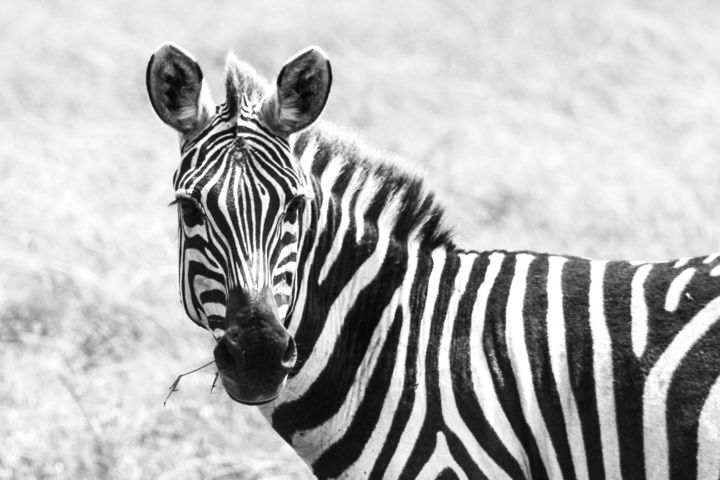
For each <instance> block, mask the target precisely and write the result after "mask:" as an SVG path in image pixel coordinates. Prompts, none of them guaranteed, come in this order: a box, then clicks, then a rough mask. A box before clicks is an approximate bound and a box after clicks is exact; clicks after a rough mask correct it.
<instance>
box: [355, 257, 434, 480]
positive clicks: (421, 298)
mask: <svg viewBox="0 0 720 480" xmlns="http://www.w3.org/2000/svg"><path fill="white" fill-rule="evenodd" d="M432 265H433V261H432V257H430V256H429V255H423V256H421V257H420V258H418V265H417V271H416V273H415V279H414V280H413V283H412V293H411V296H410V312H411V314H410V334H409V336H408V337H409V338H408V345H407V357H406V359H405V365H406V367H405V383H404V386H403V392H402V396H401V397H400V402H399V404H398V408H397V412H396V413H395V417H394V418H393V421H392V425H391V426H390V430H389V432H388V435H387V437H386V438H385V443H384V444H383V448H382V450H381V451H380V454H379V455H378V459H377V461H376V462H375V466H374V467H373V469H372V472H371V473H370V476H369V478H371V479H381V478H383V477H384V474H385V470H386V469H387V466H388V464H389V463H390V460H391V459H392V456H393V454H394V453H395V450H396V449H397V447H398V443H399V442H400V437H401V436H402V433H403V431H404V430H405V426H406V425H407V422H408V419H409V418H410V413H411V412H412V407H413V404H414V403H415V389H416V388H417V373H418V372H417V355H418V338H419V335H420V331H419V327H420V318H421V317H422V314H423V310H424V309H425V300H426V298H427V287H428V279H429V276H430V272H431V271H432Z"/></svg>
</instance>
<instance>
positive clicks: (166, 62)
mask: <svg viewBox="0 0 720 480" xmlns="http://www.w3.org/2000/svg"><path fill="white" fill-rule="evenodd" d="M145 82H146V86H147V91H148V95H149V96H150V103H152V106H153V108H154V109H155V113H157V114H158V116H159V117H160V119H161V120H162V121H163V122H165V123H167V124H168V125H170V126H171V127H173V128H174V129H175V130H177V131H179V132H180V133H182V134H183V135H186V136H187V135H190V134H192V133H194V132H196V131H197V130H199V129H201V128H202V127H204V126H205V125H206V124H207V122H208V121H209V120H210V118H211V117H212V116H213V114H214V112H215V104H214V102H213V101H212V98H211V97H210V89H209V88H208V85H207V82H206V81H205V80H204V79H203V73H202V70H201V69H200V65H198V63H197V62H196V61H195V59H194V58H193V57H192V56H190V54H188V53H187V52H185V51H184V50H183V49H181V48H180V47H178V46H177V45H175V44H173V43H170V42H168V43H164V44H162V45H160V47H158V49H157V50H155V53H154V54H153V55H152V57H150V61H149V62H148V66H147V72H146V77H145Z"/></svg>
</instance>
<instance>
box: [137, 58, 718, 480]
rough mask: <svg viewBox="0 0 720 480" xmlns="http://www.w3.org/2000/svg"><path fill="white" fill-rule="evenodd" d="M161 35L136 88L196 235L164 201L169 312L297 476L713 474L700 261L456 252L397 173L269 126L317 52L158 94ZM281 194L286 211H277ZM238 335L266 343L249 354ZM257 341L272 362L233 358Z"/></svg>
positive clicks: (710, 346)
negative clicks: (276, 362)
mask: <svg viewBox="0 0 720 480" xmlns="http://www.w3.org/2000/svg"><path fill="white" fill-rule="evenodd" d="M173 48H175V47H167V46H166V47H161V49H159V50H158V53H156V56H157V58H156V57H154V59H153V60H151V63H150V65H149V68H148V78H149V80H148V89H149V91H150V94H151V99H153V105H154V106H155V108H156V111H158V114H159V115H160V116H161V118H163V120H165V121H166V122H167V123H170V124H171V125H173V126H174V127H175V128H176V129H178V130H179V131H180V132H181V139H182V142H183V143H182V144H183V161H182V162H181V167H180V169H179V170H178V172H177V173H176V177H175V186H176V194H177V195H180V197H179V198H185V197H182V196H183V195H186V196H187V198H188V200H187V201H192V202H196V203H197V204H198V211H201V213H202V216H203V219H202V220H197V221H198V222H202V225H201V227H202V228H200V227H198V226H197V225H196V224H195V223H194V221H193V220H192V219H193V218H195V217H194V216H193V215H195V214H197V211H194V213H193V215H189V214H187V212H184V211H181V215H180V224H181V232H180V233H181V272H180V276H181V287H182V288H181V293H182V296H183V301H184V304H185V307H186V310H187V311H188V314H189V316H190V317H191V318H192V319H193V320H195V321H196V322H197V323H199V324H201V325H202V326H204V327H205V328H208V329H210V330H214V331H215V332H216V336H217V338H218V347H217V348H216V350H215V356H216V361H217V363H218V368H219V371H220V373H221V376H222V377H223V382H224V384H225V386H226V389H227V390H228V393H229V394H230V395H231V396H232V397H233V398H234V399H236V400H238V401H241V402H243V403H262V405H261V406H260V409H261V411H262V412H263V414H264V415H265V416H266V417H267V418H268V419H269V421H270V422H271V423H272V425H273V427H274V428H275V430H276V431H277V432H278V433H279V434H280V435H281V436H282V437H283V438H284V439H285V440H286V441H288V442H289V443H290V444H291V445H292V446H293V448H294V449H295V450H296V451H297V452H298V454H299V455H300V456H301V457H302V458H303V459H304V460H305V461H306V462H307V463H308V464H309V465H310V466H311V468H312V469H313V472H314V473H315V474H316V475H317V476H318V477H320V478H351V479H353V478H471V479H474V478H489V479H496V478H497V479H501V478H512V479H516V478H538V479H543V478H549V479H554V478H578V479H583V478H591V479H596V478H650V479H656V478H703V479H711V478H712V479H717V478H719V477H720V380H719V378H720V322H718V321H717V320H718V319H719V318H720V295H719V294H720V258H719V256H718V255H711V256H708V257H700V258H695V259H684V260H679V261H675V262H666V263H632V262H624V261H611V262H606V261H595V260H588V259H583V258H577V257H570V256H558V255H548V254H540V253H533V252H507V251H490V252H473V251H465V250H460V249H458V248H457V247H455V245H454V244H453V243H452V240H451V236H450V234H449V233H448V231H447V230H446V229H445V228H443V226H442V211H441V209H440V208H439V207H438V206H437V205H436V203H435V201H434V200H433V197H432V195H431V194H429V193H427V192H426V191H425V189H424V188H423V186H422V183H421V182H420V181H419V180H417V179H416V178H414V177H412V176H410V175H407V174H406V173H404V172H402V171H399V170H398V169H397V168H395V167H393V166H392V165H390V164H388V163H386V162H384V161H382V160H381V159H378V158H376V156H374V155H372V154H369V153H368V152H367V150H366V149H364V148H363V147H362V146H361V145H360V144H359V143H358V142H357V141H355V140H353V139H350V138H348V137H347V136H344V135H342V134H338V133H336V132H335V130H334V129H332V128H329V127H327V126H325V125H319V126H310V127H309V128H306V127H307V126H308V125H309V124H310V123H312V122H313V121H314V118H315V117H316V116H317V115H316V114H313V115H311V116H312V117H313V118H312V119H311V120H310V122H309V123H306V124H305V125H303V126H302V127H301V128H299V129H295V127H293V126H290V127H288V126H287V124H286V121H287V118H291V120H293V121H294V120H295V119H297V118H300V119H301V120H302V118H303V117H302V113H303V109H302V108H300V107H297V104H298V103H297V102H300V100H298V98H300V99H303V98H306V97H312V96H313V95H316V94H317V92H318V91H320V92H323V89H322V88H319V87H321V86H322V82H321V83H320V84H319V86H318V85H314V86H313V88H309V89H307V90H303V89H304V88H305V86H306V84H307V83H308V82H310V83H312V80H310V81H307V80H306V81H305V82H300V83H293V84H291V85H290V86H288V85H289V84H288V81H287V78H288V73H287V72H290V73H289V75H291V76H292V75H293V74H294V73H295V72H300V75H298V78H308V77H309V78H311V79H312V77H313V75H315V76H317V75H316V73H317V71H318V70H315V71H310V72H308V71H307V68H314V69H319V71H320V72H321V73H322V72H323V70H322V69H323V67H322V58H324V57H320V56H318V57H314V58H312V59H311V60H308V61H307V62H312V67H307V65H308V63H306V64H305V66H303V65H301V66H298V61H297V60H295V59H294V60H291V61H290V62H289V63H288V65H286V67H285V68H283V71H282V72H281V74H280V76H279V78H278V88H277V91H276V93H274V94H268V93H267V90H266V89H265V88H264V87H262V85H263V83H262V81H261V80H257V79H256V77H255V76H254V75H255V74H254V72H246V71H242V67H239V66H238V65H237V64H236V62H235V60H233V59H231V60H230V61H229V63H230V65H229V68H228V72H229V73H228V79H229V80H228V100H227V102H226V105H225V106H222V107H217V108H216V109H215V108H214V107H213V105H211V104H209V103H208V102H207V100H206V96H205V94H204V93H202V92H203V90H202V89H201V88H200V87H199V86H197V88H194V90H191V91H190V94H187V92H186V91H184V90H183V89H182V88H180V89H179V91H177V92H175V93H176V94H173V95H169V96H168V95H166V96H163V94H162V93H158V92H163V90H162V88H159V87H158V85H159V86H163V85H165V84H164V83H163V82H165V80H163V79H164V78H165V76H164V75H165V74H168V72H170V74H172V73H173V71H174V70H173V69H177V68H178V67H177V66H176V65H177V63H178V62H186V67H185V70H184V74H183V75H176V76H177V77H185V78H186V77H188V76H190V77H192V75H193V73H192V72H193V71H194V70H193V69H195V65H196V64H195V63H193V62H194V60H192V59H191V57H187V56H186V55H185V54H184V53H182V54H178V53H177V51H176V50H173ZM303 55H304V56H303ZM296 58H300V59H301V60H302V61H305V60H304V59H307V58H309V57H308V56H307V55H306V54H301V56H300V57H296ZM166 65H169V66H170V67H167V68H165V66H166ZM318 65H319V66H318ZM303 68H306V70H303ZM327 68H328V69H329V64H328V66H327ZM197 71H199V67H198V70H197ZM231 77H232V78H231ZM293 78H294V77H293ZM323 78H325V80H326V82H327V88H328V89H329V79H330V78H331V76H330V74H329V70H327V72H325V76H324V77H323ZM201 80H202V75H201V74H200V76H199V79H197V81H196V85H199V84H200V81H201ZM167 84H168V85H170V86H172V85H173V82H167ZM291 87H292V88H295V89H296V90H297V91H291V92H290V94H288V93H287V91H288V89H290V90H291ZM301 90H302V91H301ZM186 94H187V95H186ZM268 95H270V96H268ZM273 95H274V96H273ZM283 95H290V96H291V98H292V105H293V110H292V111H291V112H290V113H287V112H286V113H287V114H285V115H283V114H282V109H283V108H285V107H287V105H288V104H289V103H288V101H287V100H286V97H283ZM320 95H321V96H322V93H321V94H320ZM326 96H327V92H326V91H325V98H326ZM185 97H188V98H190V99H191V100H192V102H195V103H192V102H191V103H189V104H183V98H185ZM263 98H270V99H271V100H270V101H268V100H265V101H263ZM178 99H179V100H178ZM178 102H179V104H180V107H181V108H180V109H178V108H175V107H176V105H175V104H176V103H178ZM186 103H187V102H186ZM321 103H322V105H324V99H323V100H322V102H321ZM317 104H319V103H315V104H313V103H312V102H311V103H310V106H309V107H308V108H309V109H311V110H313V109H315V110H317V108H316V106H317ZM158 105H160V106H158ZM188 105H189V106H193V108H194V112H195V113H194V114H193V115H194V116H189V115H185V112H186V110H182V108H189V106H188ZM322 105H320V107H319V108H320V109H321V108H322ZM163 108H165V109H166V110H163ZM277 109H279V111H280V112H281V114H279V115H275V114H274V113H273V112H275V111H276V110H277ZM213 110H214V111H215V113H214V114H213V113H212V112H213ZM168 111H169V112H170V114H168V113H167V112H168ZM173 111H175V112H180V113H182V115H179V114H173ZM317 113H318V114H319V110H317ZM188 118H191V119H192V118H195V119H196V120H195V123H190V124H189V123H187V122H186V120H187V119H188ZM300 123H303V122H302V121H301V122H300ZM186 125H190V126H186ZM288 129H290V130H292V131H291V132H290V133H289V134H283V135H281V133H283V132H286V131H288ZM223 142H225V143H223ZM285 157H287V158H285ZM255 169H256V170H255ZM248 172H256V173H248ZM248 177H250V180H248ZM265 178H267V179H268V181H267V182H266V181H265ZM259 185H262V186H259ZM273 186H274V188H275V190H276V191H275V192H273V191H272V188H273ZM243 189H247V191H246V193H243V194H239V193H238V194H232V192H233V191H237V192H243V191H245V190H243ZM228 191H229V192H231V193H230V194H228V193H227V192H228ZM177 192H180V193H179V194H178V193H177ZM258 192H259V193H258ZM253 195H256V196H257V197H258V199H256V200H255V201H254V202H255V203H253V201H251V200H252V198H251V197H253ZM274 195H277V196H278V197H279V198H277V199H275V198H274ZM224 198H231V199H232V201H231V202H230V204H229V205H230V206H229V207H228V204H223V199H224ZM296 198H302V199H305V200H307V201H306V202H305V205H306V207H305V208H302V209H295V208H292V209H290V208H289V207H285V208H284V209H283V207H282V205H287V204H291V203H292V201H290V200H289V199H296ZM233 202H234V203H233ZM242 202H245V203H242ZM273 202H275V203H277V204H278V205H281V206H279V207H278V206H276V207H274V209H273V208H270V207H269V205H272V204H273ZM241 203H242V205H244V207H242V208H241V207H240V205H241ZM218 204H219V205H218ZM253 205H255V206H253ZM258 205H260V206H261V207H262V208H261V207H258ZM181 206H182V205H181ZM213 209H215V210H216V213H213V211H214V210H213ZM258 212H259V213H258ZM282 212H284V213H282ZM288 212H292V215H291V214H290V213H288ZM273 214H275V215H276V216H277V219H278V220H277V221H276V222H275V221H274V220H273ZM198 218H199V217H198ZM218 218H219V219H218ZM287 218H291V221H287ZM268 219H269V220H268ZM253 220H254V221H255V224H253ZM270 220H272V221H270ZM233 222H234V223H233ZM198 225H200V223H198ZM233 229H237V233H233V234H230V233H229V231H230V230H232V232H235V230H233ZM245 237H247V238H249V239H255V240H243V239H244V238H245ZM253 242H254V243H253ZM216 245H220V246H219V247H217V246H216ZM234 245H237V247H234ZM251 245H252V246H251ZM235 256H237V257H238V258H239V260H234V257H235ZM258 279H260V280H258ZM248 291H249V292H250V293H247V292H248ZM268 292H269V293H268ZM265 305H271V306H272V307H273V308H274V309H275V310H273V311H274V312H283V313H282V314H278V313H275V314H270V313H267V312H268V311H269V310H272V308H265V307H264V306H265ZM237 312H239V313H237ZM248 312H250V313H248ZM258 312H260V313H258ZM263 312H264V313H263ZM248 318H252V319H253V321H255V322H257V324H258V325H260V324H262V326H263V328H262V329H266V330H268V331H271V334H268V335H267V336H266V337H262V336H261V335H260V334H259V333H257V332H256V331H255V330H254V329H253V327H252V326H248V325H249V324H248V322H249V320H247V319H248ZM273 318H276V319H277V320H273ZM278 320H279V321H280V322H281V323H282V328H280V327H278V326H277V325H276V323H278ZM243 322H244V323H243ZM273 322H275V323H273ZM262 329H259V330H262ZM263 331H264V330H263ZM245 332H250V333H247V334H246V333H245ZM243 335H245V336H253V335H254V336H253V338H254V339H255V340H256V342H255V343H257V342H259V341H260V340H263V341H264V342H267V343H271V344H272V345H273V346H272V349H265V350H262V351H260V352H259V353H255V352H254V351H253V350H252V347H251V346H250V345H249V344H248V343H247V341H246V337H244V336H243ZM284 335H287V337H286V336H284ZM271 340H272V341H271ZM276 345H279V346H278V347H277V348H276ZM295 345H296V347H295ZM268 348H269V347H268ZM278 349H279V350H278ZM276 350H277V352H279V353H278V355H279V354H282V367H272V368H270V367H265V366H258V365H256V364H252V362H247V363H245V360H246V355H247V356H248V357H252V358H257V359H266V358H269V357H273V355H276V353H275V351H276ZM290 351H291V353H292V355H290V354H289V353H288V352H290ZM273 358H274V357H273ZM295 358H297V363H295ZM290 360H292V361H290ZM258 361H259V360H258ZM291 364H292V365H291ZM261 377H262V378H261ZM265 377H267V378H270V379H271V380H272V381H268V380H266V378H265ZM253 382H256V383H257V384H258V385H259V386H257V388H255V385H254V384H253V385H252V386H253V388H252V389H250V390H248V387H246V386H245V384H247V383H251V384H252V383H253ZM263 382H265V383H263ZM273 382H274V383H273ZM265 384H268V385H269V384H272V385H271V386H267V385H265ZM275 385H279V386H278V387H277V388H276V387H275Z"/></svg>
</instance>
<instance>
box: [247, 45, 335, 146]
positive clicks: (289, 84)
mask: <svg viewBox="0 0 720 480" xmlns="http://www.w3.org/2000/svg"><path fill="white" fill-rule="evenodd" d="M331 83H332V70H331V69H330V60H328V57H327V55H325V52H323V51H322V50H320V49H319V48H317V47H309V48H307V49H305V50H303V51H302V52H300V53H298V54H297V55H295V56H294V57H293V58H291V59H290V60H289V61H288V62H287V63H286V64H285V66H284V67H283V68H282V70H281V71H280V75H278V78H277V88H276V90H275V92H274V93H273V94H272V95H271V96H269V97H268V98H267V99H266V100H265V101H264V102H263V105H262V108H261V110H260V116H261V118H262V120H263V121H264V122H265V124H266V125H267V126H268V127H269V128H270V129H271V130H272V131H273V132H275V133H277V134H278V135H284V136H287V135H290V134H292V133H295V132H298V131H300V130H302V129H303V128H305V127H307V126H309V125H310V124H311V123H313V122H314V121H315V120H317V118H318V117H319V116H320V113H321V112H322V110H323V108H324V107H325V103H326V102H327V98H328V95H329V94H330V84H331Z"/></svg>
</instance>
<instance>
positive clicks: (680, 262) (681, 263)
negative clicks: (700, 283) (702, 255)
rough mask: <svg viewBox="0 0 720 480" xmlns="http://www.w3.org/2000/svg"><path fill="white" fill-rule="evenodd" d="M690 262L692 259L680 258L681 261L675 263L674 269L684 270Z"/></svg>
mask: <svg viewBox="0 0 720 480" xmlns="http://www.w3.org/2000/svg"><path fill="white" fill-rule="evenodd" d="M690 260H691V258H690V257H683V258H679V259H678V260H677V261H676V262H675V264H674V265H673V268H682V267H684V266H685V265H687V263H688V262H689V261H690Z"/></svg>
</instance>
